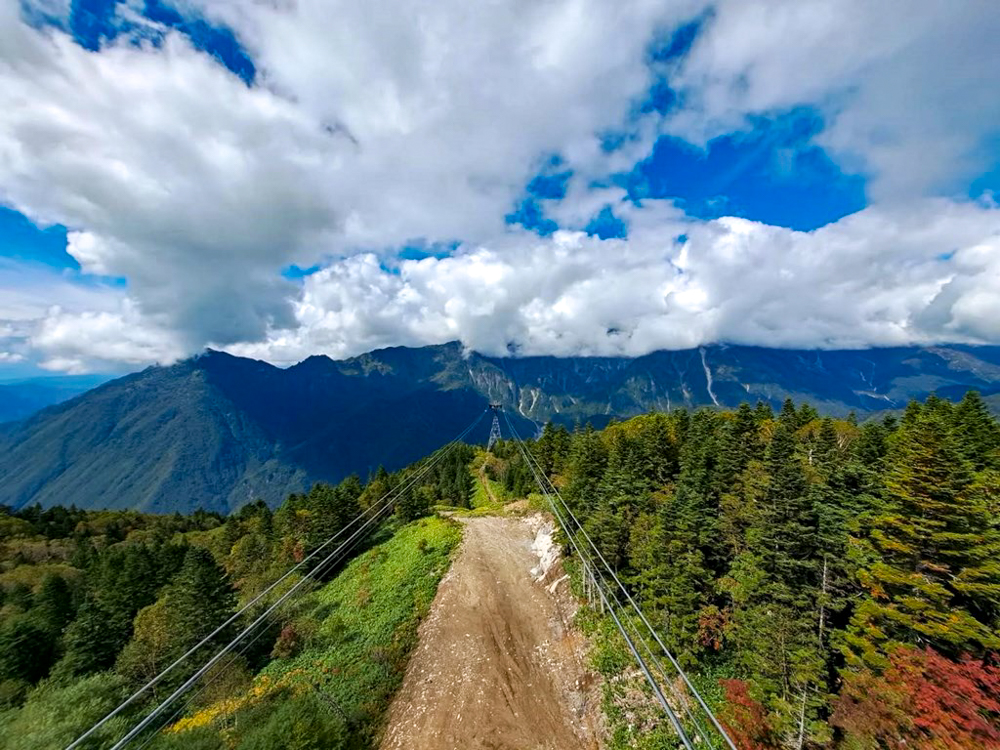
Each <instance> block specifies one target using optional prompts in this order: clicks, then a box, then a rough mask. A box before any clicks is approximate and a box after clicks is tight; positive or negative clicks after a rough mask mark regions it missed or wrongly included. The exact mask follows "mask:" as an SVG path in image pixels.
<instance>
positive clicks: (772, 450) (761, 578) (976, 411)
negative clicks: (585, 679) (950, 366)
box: [533, 393, 1000, 750]
mask: <svg viewBox="0 0 1000 750" xmlns="http://www.w3.org/2000/svg"><path fill="white" fill-rule="evenodd" d="M533 451H534V452H535V453H536V455H537V456H538V458H539V462H540V463H541V465H542V467H543V469H544V470H545V471H546V472H547V473H548V474H549V475H550V476H551V477H552V479H553V481H554V483H555V484H556V485H557V486H558V487H560V488H561V493H562V494H563V496H564V497H565V499H566V501H567V502H568V503H569V505H570V507H571V508H573V509H574V513H576V514H577V515H578V516H579V517H580V518H581V519H582V521H583V524H584V526H585V528H587V529H588V531H589V534H590V536H591V537H592V538H593V539H594V540H595V541H596V543H597V545H598V546H599V548H600V549H601V551H602V554H603V555H604V556H605V558H606V559H607V560H609V561H611V564H612V565H613V566H614V567H615V568H616V569H617V573H618V575H619V576H620V577H621V578H622V579H623V580H624V581H626V582H627V583H628V585H629V586H630V587H631V588H632V590H633V591H634V592H635V595H636V597H637V598H638V600H639V602H640V603H641V605H642V607H643V609H644V610H645V612H646V614H647V615H648V616H649V618H650V619H651V621H652V622H653V623H654V625H655V627H657V628H658V629H659V631H660V633H661V634H662V638H663V640H664V642H665V643H666V645H667V646H668V647H669V648H670V649H671V650H672V651H673V652H674V654H675V655H676V656H677V658H678V659H679V660H680V661H681V662H682V663H683V664H684V665H685V667H686V668H687V669H688V670H690V672H692V673H694V674H696V675H697V676H698V678H699V681H700V682H701V683H702V684H703V685H708V689H711V683H712V682H716V683H718V680H719V679H720V678H721V679H722V683H721V685H722V687H724V692H725V704H726V705H725V707H724V708H723V709H722V714H723V716H724V721H725V723H726V724H727V725H728V726H729V727H730V729H731V731H732V734H733V736H734V738H735V739H736V740H737V746H738V747H740V748H752V749H753V750H778V749H783V748H788V749H802V748H809V749H811V750H815V749H818V748H838V750H859V749H864V750H869V749H871V750H876V749H880V750H881V749H902V748H927V749H931V748H948V749H949V750H951V749H954V750H966V749H969V750H971V749H972V748H979V749H980V750H983V749H986V748H988V749H990V750H997V748H1000V701H998V699H997V696H998V695H1000V557H998V551H1000V524H998V518H1000V512H998V511H1000V506H998V498H1000V425H998V423H997V422H996V421H995V420H994V418H992V417H991V415H990V414H989V413H988V411H987V410H986V407H985V405H984V403H983V401H982V400H981V398H980V397H979V396H978V395H976V394H974V393H972V394H969V395H967V396H966V397H965V398H964V399H963V400H962V401H961V402H960V403H959V404H957V405H953V404H951V403H949V402H947V401H944V400H942V399H938V398H935V397H931V398H929V399H927V401H926V402H925V403H924V404H920V403H918V402H911V403H910V404H909V405H908V407H907V408H906V409H905V411H904V412H903V414H902V415H901V416H900V417H898V418H897V417H887V418H886V419H884V420H872V421H869V422H867V423H865V424H864V425H861V426H859V425H858V424H857V423H856V422H855V421H853V420H850V419H847V420H839V419H831V418H829V417H827V418H821V416H820V415H819V413H818V412H817V411H816V410H815V409H814V408H813V407H811V406H809V405H801V406H799V407H796V406H795V405H794V404H793V403H792V402H791V401H789V402H786V403H785V404H784V405H783V407H782V408H781V410H780V412H779V413H777V414H775V413H774V412H772V410H771V409H770V407H768V406H766V405H758V406H757V407H751V406H749V405H743V406H741V407H740V408H739V409H738V410H736V411H735V412H718V411H710V410H701V411H698V412H696V413H694V414H690V413H688V412H678V413H675V414H672V415H664V414H652V415H648V416H642V417H638V418H636V419H633V420H631V421H629V422H625V423H623V424H618V425H613V426H612V427H609V428H608V429H606V430H604V431H603V432H595V431H592V430H583V431H580V432H577V433H576V434H573V435H570V434H568V433H566V432H564V431H562V430H560V429H553V428H551V427H550V428H547V429H546V431H545V433H544V434H543V435H542V437H541V439H540V440H539V441H538V443H537V444H536V446H534V448H533ZM606 676H612V677H613V676H614V675H613V673H612V674H606ZM706 678H711V679H706ZM719 692H722V691H719ZM612 708H613V709H614V710H612V711H611V712H610V714H609V715H610V716H611V717H612V718H614V717H616V716H618V717H620V716H621V715H622V714H623V711H624V710H625V709H623V706H622V705H618V706H617V707H615V706H612ZM620 723H621V726H620V727H619V729H620V731H621V732H622V733H623V734H622V735H621V736H622V737H623V738H624V739H623V740H622V742H621V743H620V744H616V745H615V747H616V748H617V747H622V748H625V747H628V748H661V747H668V746H673V745H671V744H670V742H669V738H670V735H671V730H670V728H669V727H668V726H662V727H660V728H659V729H658V730H657V731H654V732H651V731H649V730H648V728H646V729H642V728H638V729H636V728H635V727H634V725H635V723H636V722H634V721H632V722H620Z"/></svg>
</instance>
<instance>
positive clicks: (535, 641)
mask: <svg viewBox="0 0 1000 750" xmlns="http://www.w3.org/2000/svg"><path fill="white" fill-rule="evenodd" d="M462 523H464V524H465V534H464V539H463V542H462V546H461V548H460V550H459V553H458V557H457V558H456V560H455V562H454V564H453V565H452V568H451V571H450V572H449V573H448V575H447V576H446V577H445V579H444V580H443V581H442V583H441V586H440V588H439V589H438V593H437V597H436V598H435V600H434V605H433V607H432V608H431V613H430V616H429V617H428V618H427V620H426V621H424V623H423V624H422V625H421V627H420V646H419V647H418V649H417V651H416V653H415V654H414V655H413V658H412V659H411V661H410V665H409V668H408V669H407V673H406V678H405V680H404V682H403V686H402V688H401V689H400V691H399V693H398V695H397V696H396V699H395V701H394V702H393V705H392V708H391V710H390V715H389V725H388V728H387V730H386V733H385V737H384V740H383V742H382V750H397V749H401V748H407V749H408V750H453V749H454V750H459V749H461V750H474V749H476V748H483V749H484V750H486V749H488V750H543V749H544V750H564V749H565V750H580V749H581V748H582V749H584V750H592V749H595V748H599V747H600V740H599V737H600V706H599V700H600V696H599V691H598V687H597V685H596V684H595V677H594V675H593V674H592V673H591V672H590V671H589V670H588V669H587V668H586V662H585V648H586V643H585V641H584V640H583V638H582V637H581V636H580V635H579V634H578V633H577V632H575V631H574V630H573V629H572V628H571V627H570V621H571V618H572V614H573V612H574V611H575V604H574V603H573V601H572V598H571V597H570V596H569V595H568V594H567V592H566V585H567V584H566V581H565V580H560V579H561V578H562V572H561V566H560V565H558V563H556V564H554V565H552V566H551V567H550V568H549V567H548V564H550V563H552V558H553V555H552V554H551V552H550V553H549V555H548V556H547V557H546V556H545V555H544V553H545V552H546V549H545V548H546V546H547V544H546V543H547V541H548V540H547V538H546V535H545V533H544V532H545V530H544V528H542V529H541V532H542V533H540V534H539V530H540V527H541V526H542V520H541V518H540V517H535V518H531V519H519V518H501V517H484V518H469V519H464V520H463V521H462ZM540 558H541V560H540ZM542 567H545V568H548V570H547V573H546V572H544V571H543V570H542V569H541V568H542ZM536 576H537V579H536Z"/></svg>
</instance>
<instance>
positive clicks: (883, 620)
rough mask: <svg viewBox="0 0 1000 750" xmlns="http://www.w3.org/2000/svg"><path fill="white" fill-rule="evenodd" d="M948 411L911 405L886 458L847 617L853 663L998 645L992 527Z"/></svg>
mask: <svg viewBox="0 0 1000 750" xmlns="http://www.w3.org/2000/svg"><path fill="white" fill-rule="evenodd" d="M950 415H951V412H950V409H949V408H946V407H943V406H941V405H940V403H935V402H934V401H933V400H931V399H929V400H928V405H927V406H925V407H923V408H921V407H919V406H915V405H914V404H911V405H910V406H909V407H908V408H907V410H906V413H905V415H904V417H903V420H902V424H901V427H900V429H899V430H898V432H897V433H896V434H895V435H894V436H893V439H892V444H891V448H890V451H889V454H888V456H887V466H886V478H885V496H884V498H883V504H882V507H881V508H880V510H879V511H878V512H877V513H876V514H874V515H873V517H872V518H871V519H869V521H868V525H869V531H868V534H867V537H866V538H865V539H864V541H865V542H866V543H867V549H868V550H869V558H868V562H867V564H866V565H865V566H864V567H863V568H862V569H861V570H860V571H859V573H858V579H859V581H860V583H861V585H862V586H863V587H864V589H865V590H866V591H867V593H868V598H866V599H865V600H864V601H863V602H862V604H861V605H859V607H858V608H857V610H856V612H855V613H854V616H853V617H852V619H851V623H850V627H849V628H848V631H847V633H846V635H845V652H846V654H847V656H848V659H849V661H850V663H851V664H852V665H855V666H860V665H863V664H867V665H869V666H872V667H875V668H884V667H886V666H887V665H888V662H887V657H886V654H887V652H888V650H890V649H891V648H892V647H893V646H895V645H918V646H925V645H930V646H931V647H933V648H934V649H935V650H937V651H939V652H942V653H945V654H949V655H953V656H957V655H960V654H961V653H964V652H969V653H973V654H982V653H983V652H984V651H985V650H987V649H996V648H1000V636H998V635H997V632H996V624H997V623H996V622H995V618H994V617H993V616H992V615H989V614H987V615H983V614H982V613H991V612H995V611H996V602H998V601H1000V566H998V564H997V557H998V554H1000V528H998V527H997V525H996V523H995V520H994V519H993V518H992V517H991V514H990V512H989V508H988V507H987V504H986V503H985V502H984V501H983V500H982V497H981V496H980V495H979V493H977V492H975V491H973V483H972V482H973V477H972V471H971V468H972V467H971V466H970V464H969V463H968V461H967V460H966V459H965V458H964V457H963V456H962V453H961V450H960V446H959V444H958V441H957V439H956V438H955V435H954V431H953V430H952V429H951V428H950V426H949V424H948V422H949V421H950Z"/></svg>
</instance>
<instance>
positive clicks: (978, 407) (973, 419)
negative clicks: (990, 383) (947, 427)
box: [951, 391, 1000, 471]
mask: <svg viewBox="0 0 1000 750" xmlns="http://www.w3.org/2000/svg"><path fill="white" fill-rule="evenodd" d="M951 425H952V429H953V430H954V432H955V437H956V438H957V440H958V451H959V453H961V454H962V457H963V458H965V460H966V461H968V462H969V463H970V464H971V465H972V468H973V469H974V470H975V471H982V470H983V469H985V468H987V467H997V466H998V464H1000V425H998V424H997V422H996V420H995V419H993V416H992V415H991V414H990V412H989V409H988V408H987V407H986V403H985V402H984V401H983V399H982V396H980V395H979V393H978V392H977V391H968V392H967V393H966V394H965V397H964V398H963V399H962V400H961V402H959V404H958V405H957V406H956V407H955V408H954V410H953V411H952V412H951Z"/></svg>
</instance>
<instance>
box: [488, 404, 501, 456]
mask: <svg viewBox="0 0 1000 750" xmlns="http://www.w3.org/2000/svg"><path fill="white" fill-rule="evenodd" d="M502 408H503V407H502V406H501V405H500V404H490V409H492V410H493V426H492V427H490V440H489V442H488V443H487V444H486V450H488V451H491V450H493V446H494V445H496V442H497V440H499V439H500V437H501V435H500V419H499V416H500V410H501V409H502Z"/></svg>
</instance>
